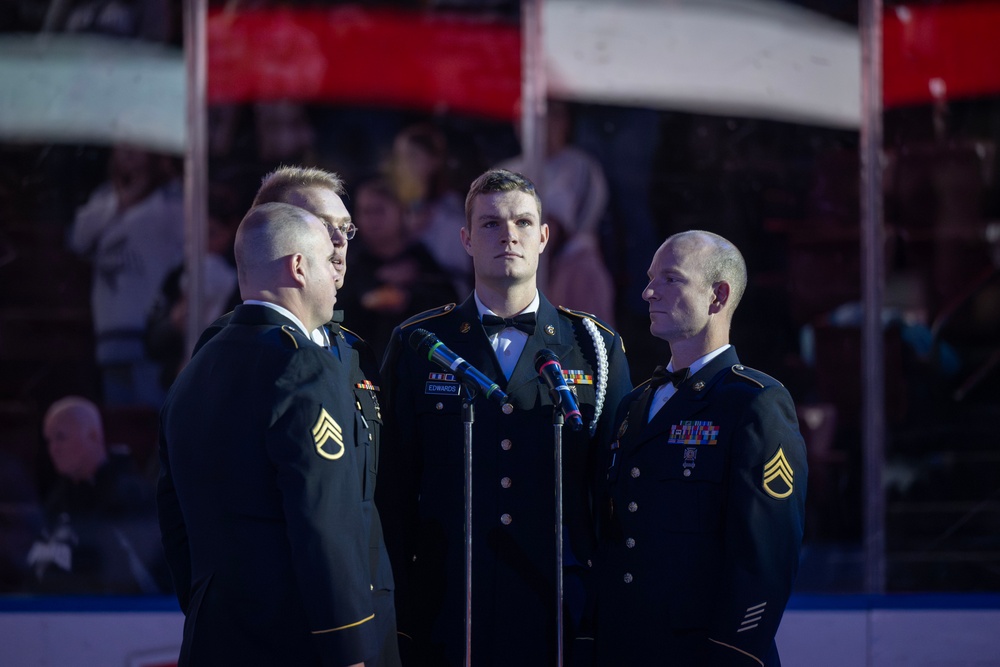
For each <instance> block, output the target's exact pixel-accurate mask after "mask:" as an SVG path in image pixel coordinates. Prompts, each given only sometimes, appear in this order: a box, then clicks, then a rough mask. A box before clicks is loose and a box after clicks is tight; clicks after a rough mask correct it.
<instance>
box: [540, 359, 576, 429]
mask: <svg viewBox="0 0 1000 667" xmlns="http://www.w3.org/2000/svg"><path fill="white" fill-rule="evenodd" d="M535 370H536V371H538V374H539V375H541V376H542V379H543V380H545V384H547V385H549V393H551V394H552V398H553V400H554V401H555V402H556V405H558V406H559V408H560V409H561V410H562V413H563V417H564V418H565V419H566V422H567V423H568V424H569V427H570V428H571V429H573V430H574V431H579V430H580V429H581V428H583V415H581V414H580V408H579V407H578V406H577V404H576V396H574V395H573V392H572V391H570V389H569V387H567V386H566V379H565V378H564V377H563V374H562V366H560V365H559V358H558V357H557V356H556V353H555V352H553V351H552V350H539V351H538V354H536V355H535Z"/></svg>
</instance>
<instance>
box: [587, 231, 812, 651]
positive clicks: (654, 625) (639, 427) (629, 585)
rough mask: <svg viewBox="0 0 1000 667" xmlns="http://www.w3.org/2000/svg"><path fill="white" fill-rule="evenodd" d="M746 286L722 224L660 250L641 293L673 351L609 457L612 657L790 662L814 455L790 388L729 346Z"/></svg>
mask: <svg viewBox="0 0 1000 667" xmlns="http://www.w3.org/2000/svg"><path fill="white" fill-rule="evenodd" d="M746 282H747V278H746V265H745V263H744V261H743V257H742V256H741V254H740V252H739V251H738V250H737V249H736V248H735V247H734V246H733V245H732V244H731V243H729V242H728V241H727V240H725V239H724V238H722V237H720V236H717V235H715V234H711V233H708V232H702V231H689V232H683V233H680V234H676V235H674V236H671V237H670V238H668V239H667V240H666V242H665V243H664V244H663V245H662V246H660V248H659V250H657V252H656V254H655V255H654V257H653V262H652V265H651V266H650V268H649V284H648V285H647V287H646V289H645V291H644V292H643V298H644V299H645V300H646V301H647V302H648V303H649V314H650V321H651V324H650V331H651V332H652V334H653V335H654V336H656V337H658V338H662V339H663V340H666V341H667V342H669V343H670V351H671V359H670V363H669V364H667V366H666V367H660V368H658V369H657V372H656V373H655V374H654V375H653V378H652V379H651V380H649V381H647V382H644V383H643V384H641V385H639V386H638V387H636V388H635V389H634V390H633V391H632V393H631V394H629V395H628V397H626V399H625V400H624V401H623V402H622V403H621V406H620V407H619V409H618V414H617V416H616V421H615V423H616V433H615V434H614V437H613V438H612V441H611V445H610V447H609V448H608V450H607V451H606V452H605V456H606V461H605V465H606V468H607V474H606V476H605V477H603V478H602V479H603V481H604V483H603V484H602V487H603V492H602V493H601V494H599V495H601V496H603V500H602V505H604V508H605V509H604V511H603V512H602V515H601V519H600V527H599V533H600V553H599V559H598V567H597V572H598V573H597V579H598V610H597V619H598V621H597V637H596V650H597V655H598V664H599V665H601V666H602V667H605V666H606V667H615V666H617V665H647V666H652V665H670V666H672V667H673V666H679V667H701V666H704V665H712V666H713V667H716V666H723V667H724V666H730V665H731V666H733V667H736V666H746V667H753V666H754V665H757V666H761V665H762V666H764V667H773V666H776V665H779V664H780V662H779V659H778V652H777V647H776V646H775V643H774V636H775V632H776V631H777V629H778V624H779V622H780V621H781V616H782V613H783V612H784V609H785V605H786V603H787V602H788V597H789V595H790V593H791V590H792V583H793V582H794V580H795V574H796V571H797V569H798V557H799V546H800V544H801V542H802V532H803V521H804V508H805V497H806V451H805V443H804V442H803V440H802V436H801V434H800V433H799V428H798V422H797V419H796V416H795V406H794V405H793V403H792V398H791V396H790V395H789V393H788V391H787V390H786V389H785V388H784V387H783V386H782V385H781V383H779V382H778V381H777V380H775V379H774V378H771V377H769V376H768V375H765V374H764V373H761V372H760V371H756V370H753V369H751V368H748V367H746V366H743V365H742V364H740V361H739V358H738V357H737V356H736V350H735V349H734V348H733V347H732V346H731V345H729V328H730V324H731V322H732V316H733V312H734V311H735V310H736V306H737V304H738V303H739V301H740V297H741V296H742V295H743V291H744V289H745V287H746Z"/></svg>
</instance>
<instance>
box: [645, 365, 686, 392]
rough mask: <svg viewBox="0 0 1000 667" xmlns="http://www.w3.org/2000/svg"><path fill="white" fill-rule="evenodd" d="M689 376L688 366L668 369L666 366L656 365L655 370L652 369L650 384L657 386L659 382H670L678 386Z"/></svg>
mask: <svg viewBox="0 0 1000 667" xmlns="http://www.w3.org/2000/svg"><path fill="white" fill-rule="evenodd" d="M689 377H691V369H690V368H682V369H680V370H677V371H668V370H667V367H666V366H657V367H656V370H655V371H653V379H652V380H650V384H651V385H652V386H654V387H659V386H660V385H661V384H666V383H668V382H670V383H671V384H673V385H674V386H675V387H680V386H681V385H682V384H683V383H684V381H685V380H687V379H688V378H689Z"/></svg>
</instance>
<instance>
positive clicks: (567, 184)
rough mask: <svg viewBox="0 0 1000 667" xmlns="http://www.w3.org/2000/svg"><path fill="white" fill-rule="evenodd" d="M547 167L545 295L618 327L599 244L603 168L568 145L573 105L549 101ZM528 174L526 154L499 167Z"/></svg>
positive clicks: (543, 192)
mask: <svg viewBox="0 0 1000 667" xmlns="http://www.w3.org/2000/svg"><path fill="white" fill-rule="evenodd" d="M545 120H546V127H545V139H546V146H545V163H544V165H543V167H542V178H541V179H539V181H540V185H539V192H538V194H539V196H540V197H541V199H542V216H543V218H544V220H545V222H546V223H548V225H549V230H550V233H552V234H555V235H557V236H558V239H557V243H553V242H552V239H550V241H549V246H548V247H547V248H546V249H545V255H543V260H544V261H545V262H546V263H547V265H548V266H547V270H546V271H545V276H544V280H545V294H546V295H547V296H548V297H549V300H550V301H551V302H552V303H554V304H557V305H562V306H566V307H568V308H574V309H577V310H583V311H586V312H588V313H593V314H594V315H597V316H598V317H599V318H601V319H602V320H604V321H605V322H607V323H609V324H611V325H614V322H615V318H614V284H613V281H612V278H611V274H610V272H609V271H608V269H607V266H606V264H605V261H604V256H603V254H602V253H601V247H600V244H599V242H598V227H599V225H600V222H601V218H602V217H603V216H604V213H605V210H606V209H607V205H608V184H607V181H606V180H605V178H604V170H603V169H602V168H601V165H600V163H599V162H598V161H597V160H596V159H594V158H593V157H592V156H591V155H589V154H587V153H586V152H584V151H583V150H581V149H579V148H577V147H576V146H573V145H572V144H571V142H570V138H571V135H572V130H573V125H572V120H573V119H572V116H571V114H570V108H569V106H568V105H567V104H566V103H565V102H562V101H559V100H549V101H548V105H547V112H546V116H545ZM500 167H501V168H503V169H509V170H510V171H515V172H519V173H524V170H525V168H526V164H525V157H524V155H518V156H516V157H513V158H511V159H509V160H506V161H504V162H502V163H501V164H500Z"/></svg>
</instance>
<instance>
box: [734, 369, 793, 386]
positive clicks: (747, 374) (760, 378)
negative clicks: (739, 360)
mask: <svg viewBox="0 0 1000 667" xmlns="http://www.w3.org/2000/svg"><path fill="white" fill-rule="evenodd" d="M729 370H731V371H732V372H733V374H734V375H736V376H738V377H741V378H743V379H744V380H747V381H748V382H752V383H753V384H755V385H757V386H758V387H760V388H761V389H763V388H764V387H766V386H768V385H772V386H778V387H784V386H785V385H783V384H781V383H780V382H778V381H777V380H776V379H774V378H773V377H771V376H770V375H768V374H767V373H764V372H762V371H758V370H756V369H753V368H748V367H746V366H744V365H743V364H735V365H734V366H732V368H730V369H729Z"/></svg>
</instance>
